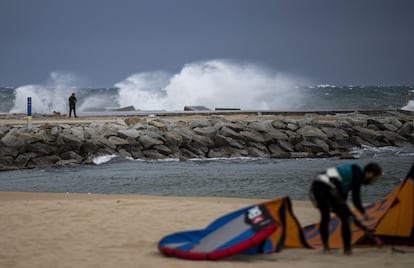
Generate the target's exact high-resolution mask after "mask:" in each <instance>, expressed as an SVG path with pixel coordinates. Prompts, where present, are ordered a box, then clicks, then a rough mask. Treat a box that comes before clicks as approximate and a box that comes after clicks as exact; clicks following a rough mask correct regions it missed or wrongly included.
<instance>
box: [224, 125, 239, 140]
mask: <svg viewBox="0 0 414 268" xmlns="http://www.w3.org/2000/svg"><path fill="white" fill-rule="evenodd" d="M219 134H220V135H222V136H225V137H230V138H233V139H243V137H242V136H241V135H240V133H238V132H236V131H234V130H233V129H232V128H229V127H227V126H224V127H222V128H221V129H220V131H219Z"/></svg>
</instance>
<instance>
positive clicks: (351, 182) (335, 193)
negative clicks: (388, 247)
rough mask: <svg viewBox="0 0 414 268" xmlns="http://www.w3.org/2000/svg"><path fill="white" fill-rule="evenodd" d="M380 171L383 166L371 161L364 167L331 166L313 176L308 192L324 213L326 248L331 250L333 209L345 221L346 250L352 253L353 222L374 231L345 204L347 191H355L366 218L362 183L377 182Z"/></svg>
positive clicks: (355, 201)
mask: <svg viewBox="0 0 414 268" xmlns="http://www.w3.org/2000/svg"><path fill="white" fill-rule="evenodd" d="M381 174H382V170H381V167H380V166H379V165H378V164H376V163H369V164H367V165H366V166H365V167H363V166H361V165H359V164H354V163H349V164H343V165H340V166H337V167H332V168H328V169H327V170H326V171H325V172H324V173H322V174H319V175H318V176H317V177H316V178H315V179H313V181H312V183H311V187H310V193H309V196H310V199H311V201H312V202H313V204H314V205H315V206H316V207H317V208H318V209H319V212H320V214H321V221H320V234H321V239H322V243H323V249H324V251H325V252H327V251H329V244H328V239H329V232H328V231H329V230H328V229H329V220H330V212H331V211H332V212H334V213H336V215H338V217H339V218H340V219H341V222H342V229H341V235H342V240H343V244H344V253H345V254H347V255H351V254H352V249H351V241H352V231H351V224H352V222H354V223H355V224H356V225H357V226H358V227H359V228H361V229H362V230H364V231H365V232H366V233H368V234H371V235H372V232H373V231H372V230H369V229H368V228H367V227H366V226H364V225H363V224H362V223H361V222H360V221H359V220H358V219H357V218H356V216H355V215H354V214H353V213H352V212H351V210H350V208H349V207H348V205H347V204H346V199H347V197H348V193H349V192H350V191H352V201H353V204H354V206H355V207H356V208H357V209H358V210H359V212H361V214H363V215H364V218H367V215H366V214H365V210H364V208H363V207H362V204H361V185H370V184H372V183H374V182H375V181H376V180H378V178H379V177H380V175H381Z"/></svg>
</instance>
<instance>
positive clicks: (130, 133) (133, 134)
mask: <svg viewBox="0 0 414 268" xmlns="http://www.w3.org/2000/svg"><path fill="white" fill-rule="evenodd" d="M117 134H118V136H119V137H120V138H123V139H126V138H133V139H135V138H137V137H139V135H140V132H139V131H138V130H136V129H133V128H131V129H120V130H118V132H117Z"/></svg>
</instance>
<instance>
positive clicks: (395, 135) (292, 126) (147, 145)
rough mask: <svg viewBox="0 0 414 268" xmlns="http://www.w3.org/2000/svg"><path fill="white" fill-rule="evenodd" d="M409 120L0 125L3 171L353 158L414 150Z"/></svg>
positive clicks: (344, 117) (345, 117) (353, 116)
mask: <svg viewBox="0 0 414 268" xmlns="http://www.w3.org/2000/svg"><path fill="white" fill-rule="evenodd" d="M413 122H414V121H413V118H412V116H407V115H403V114H399V113H395V114H394V115H380V116H379V115H377V116H373V115H365V114H360V113H350V114H338V115H333V116H315V115H312V114H310V115H304V116H295V117H289V116H285V117H282V118H271V117H267V116H263V117H260V118H255V119H249V118H248V117H246V118H239V119H229V118H226V116H220V115H213V116H206V117H205V118H201V119H200V118H197V119H191V118H184V117H183V119H182V120H176V121H174V120H169V119H168V118H162V117H154V118H147V117H145V118H144V117H126V118H124V119H118V120H116V122H110V123H108V122H93V121H92V122H87V123H84V122H83V123H82V122H80V123H76V121H74V122H73V123H70V124H69V123H59V122H55V123H54V122H51V123H45V124H38V125H36V124H34V125H33V128H32V129H27V128H26V127H25V126H21V125H2V126H0V170H11V169H21V168H34V167H45V166H62V165H70V164H91V163H93V159H94V158H95V157H98V156H103V155H109V154H116V155H119V156H121V157H127V158H133V159H138V158H139V159H164V158H179V159H182V160H185V159H190V158H217V157H259V158H303V157H310V158H311V157H343V158H345V157H346V158H348V157H352V155H351V154H350V152H351V151H352V150H353V149H354V148H355V147H361V146H363V145H366V146H371V147H382V146H397V147H411V146H414V123H413Z"/></svg>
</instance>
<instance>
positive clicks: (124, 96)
mask: <svg viewBox="0 0 414 268" xmlns="http://www.w3.org/2000/svg"><path fill="white" fill-rule="evenodd" d="M199 65H200V64H199ZM199 65H197V66H194V65H193V66H186V67H184V68H183V70H182V71H181V72H180V73H177V74H172V75H171V74H167V73H164V72H152V73H139V74H135V75H131V76H129V77H128V78H126V79H125V80H123V81H120V82H118V83H116V84H115V85H114V86H113V87H109V88H84V87H79V86H75V85H73V84H72V83H70V82H68V79H66V77H65V76H64V75H61V74H55V73H54V74H51V79H49V81H48V82H45V83H44V84H43V85H37V84H33V85H23V86H19V87H0V114H14V113H26V109H27V98H28V97H31V98H32V111H33V113H34V114H51V113H52V111H59V112H61V113H67V110H68V104H67V99H68V97H69V96H70V94H71V93H72V92H74V93H76V97H77V99H78V103H77V113H78V116H80V117H82V116H85V115H88V113H92V112H93V113H94V114H95V115H96V114H98V115H99V113H102V114H106V115H108V113H109V114H110V111H113V109H117V108H122V107H127V106H133V107H134V109H136V110H140V111H152V110H156V111H159V110H165V111H182V110H183V107H184V106H186V105H188V106H205V107H208V108H210V109H215V108H217V107H232V108H240V109H242V110H243V109H250V110H252V109H254V110H259V111H266V110H279V111H304V110H305V111H306V110H308V111H316V110H341V109H344V110H359V109H379V110H382V109H384V110H397V109H406V110H410V109H411V110H414V102H413V100H412V96H411V95H412V93H414V86H383V85H379V86H378V85H376V86H353V85H348V86H335V85H312V86H304V85H298V84H296V83H295V82H297V80H295V79H294V78H291V77H286V76H283V75H278V74H269V73H268V72H262V71H260V70H259V71H258V70H257V68H250V69H249V68H248V67H246V66H244V67H243V68H242V67H237V66H227V65H225V66H224V67H223V66H221V65H220V63H215V65H214V63H210V65H208V64H204V65H203V66H199ZM220 68H221V69H220ZM223 68H224V70H223ZM217 69H219V71H217ZM62 77H63V78H62ZM353 153H354V155H355V157H356V158H357V159H355V160H345V159H339V158H326V159H260V158H231V159H228V158H227V159H221V158H219V159H190V160H187V161H180V160H178V159H168V160H159V161H147V160H142V159H125V158H122V157H120V156H117V155H107V156H103V157H98V158H96V159H95V160H94V164H92V165H75V166H64V167H53V168H52V167H50V168H35V169H30V170H28V169H25V170H15V171H3V172H0V191H21V192H59V193H68V194H76V193H90V194H139V195H160V196H192V197H198V196H203V197H213V196H214V197H237V198H252V199H257V198H260V199H272V198H277V197H280V196H290V197H291V198H293V199H298V200H307V199H308V188H309V184H310V182H311V180H312V179H313V178H314V177H315V175H316V174H318V173H319V172H321V171H323V170H324V169H326V168H328V167H332V166H335V165H339V164H342V163H347V162H350V161H352V162H358V163H361V164H365V163H368V162H377V163H379V164H380V165H381V166H382V167H383V170H384V174H383V176H382V177H381V179H380V180H379V181H377V183H375V184H374V185H372V186H369V187H364V188H363V190H362V196H363V201H364V202H373V201H376V200H379V199H381V198H383V197H385V196H386V195H387V194H388V193H389V192H391V191H392V190H393V189H394V188H395V186H396V185H398V183H399V182H400V181H401V180H402V179H404V177H405V175H406V173H407V172H408V170H409V168H410V167H411V165H412V164H413V163H414V148H396V147H383V148H370V147H363V148H355V149H354V151H353Z"/></svg>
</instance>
